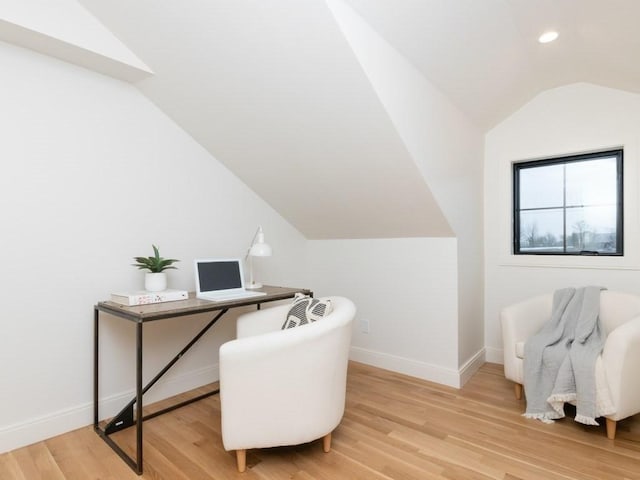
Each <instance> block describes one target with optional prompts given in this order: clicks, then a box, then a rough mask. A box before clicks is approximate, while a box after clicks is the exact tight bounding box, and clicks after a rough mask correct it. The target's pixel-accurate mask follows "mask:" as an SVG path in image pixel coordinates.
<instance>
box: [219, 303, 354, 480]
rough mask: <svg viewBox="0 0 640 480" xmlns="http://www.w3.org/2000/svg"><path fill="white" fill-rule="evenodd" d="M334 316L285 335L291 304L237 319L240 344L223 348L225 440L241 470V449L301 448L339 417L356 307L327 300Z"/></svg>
mask: <svg viewBox="0 0 640 480" xmlns="http://www.w3.org/2000/svg"><path fill="white" fill-rule="evenodd" d="M326 299H329V300H331V302H332V306H333V310H332V312H331V313H329V314H328V315H326V316H325V317H324V318H321V319H320V320H318V321H316V322H314V323H310V324H307V325H302V326H298V327H295V328H289V329H286V330H282V329H281V327H282V324H283V323H284V322H285V318H286V315H287V312H288V310H289V308H290V307H291V305H280V306H277V307H272V308H267V309H263V310H257V311H255V312H251V313H247V314H245V315H242V316H240V317H239V318H238V323H237V337H238V338H237V339H236V340H232V341H230V342H227V343H225V344H224V345H222V346H221V347H220V403H221V411H222V441H223V444H224V448H225V449H226V450H235V451H236V457H237V463H238V470H239V471H240V472H242V471H244V470H245V468H246V450H247V449H251V448H267V447H276V446H285V445H298V444H301V443H307V442H310V441H312V440H315V439H318V438H321V437H322V438H323V439H324V441H323V448H324V451H325V452H328V451H329V450H330V448H331V432H332V431H333V430H334V429H335V428H336V427H337V426H338V424H339V423H340V421H341V419H342V416H343V414H344V406H345V394H346V381H347V363H348V359H349V347H350V344H351V329H352V327H351V326H352V322H353V318H354V316H355V312H356V308H355V306H354V304H353V303H352V302H351V301H350V300H348V299H346V298H343V297H326V298H323V299H321V300H326Z"/></svg>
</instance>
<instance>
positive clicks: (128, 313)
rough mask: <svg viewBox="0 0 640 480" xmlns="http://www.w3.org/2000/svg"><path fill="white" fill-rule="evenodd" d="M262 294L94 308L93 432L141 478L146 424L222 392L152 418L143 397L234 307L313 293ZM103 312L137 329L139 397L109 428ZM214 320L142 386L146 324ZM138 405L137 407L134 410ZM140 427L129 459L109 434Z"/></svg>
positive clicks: (272, 291) (281, 291)
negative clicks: (103, 396) (103, 404)
mask: <svg viewBox="0 0 640 480" xmlns="http://www.w3.org/2000/svg"><path fill="white" fill-rule="evenodd" d="M260 291H263V292H265V293H266V295H262V296H258V297H250V298H244V299H240V300H231V301H226V302H208V301H204V300H198V299H196V298H195V296H194V294H193V293H191V294H189V299H188V300H180V301H176V302H166V303H156V304H151V305H139V306H135V307H125V306H122V305H119V304H117V303H114V302H110V301H107V302H99V303H98V304H97V305H95V307H94V309H93V330H94V339H93V429H94V431H95V432H96V433H97V434H98V435H99V436H100V437H101V438H102V439H103V440H104V441H105V442H106V443H107V445H109V446H110V447H111V449H112V450H113V451H115V452H116V453H117V454H118V455H119V456H120V458H122V460H124V461H125V462H126V463H127V465H129V467H131V469H132V470H133V471H135V472H136V473H137V474H138V475H142V462H143V457H142V452H143V441H142V440H143V422H144V421H145V420H149V419H151V418H154V417H157V416H158V415H162V414H163V413H167V412H170V411H172V410H175V409H176V408H180V407H183V406H185V405H188V404H190V403H193V402H197V401H198V400H202V399H203V398H206V397H210V396H211V395H215V394H217V393H219V390H218V389H216V390H213V391H211V392H207V393H204V394H202V395H199V396H197V397H194V398H191V399H189V400H185V401H183V402H180V403H177V404H175V405H171V406H169V407H166V408H163V409H162V410H159V411H156V412H153V413H151V414H148V415H144V414H143V406H144V404H143V396H144V394H145V393H146V392H147V391H148V390H149V389H150V388H151V387H153V386H154V385H155V384H156V383H157V382H158V380H160V378H162V376H163V375H164V374H165V373H167V371H168V370H169V369H170V368H171V367H172V366H173V365H175V364H176V362H177V361H178V360H180V358H182V356H183V355H184V354H185V353H187V352H188V351H189V349H191V347H193V345H195V344H196V343H197V342H198V340H200V338H202V336H203V335H204V334H205V333H207V332H208V331H209V329H210V328H211V327H212V326H213V325H214V324H215V323H216V322H217V321H218V320H220V318H221V317H222V316H223V315H224V314H225V313H227V312H228V311H229V309H230V308H237V307H245V306H252V305H256V306H257V308H258V309H260V306H261V304H263V303H267V302H275V301H277V300H285V299H287V298H292V297H294V296H295V294H296V293H303V294H305V295H313V294H312V292H311V291H310V290H307V289H301V288H285V287H271V286H264V287H263V288H262V289H260ZM100 312H103V313H107V314H110V315H113V316H115V317H117V318H122V319H125V320H129V321H131V322H134V323H135V328H136V394H135V397H134V398H133V399H132V400H131V401H130V402H129V403H127V404H126V405H125V406H124V407H123V408H122V410H120V412H118V413H117V414H116V415H115V416H114V417H113V418H112V419H111V420H110V421H109V422H108V423H107V424H106V425H105V426H104V428H103V427H101V426H100V423H99V421H100V414H99V387H100V385H99V378H98V370H99V364H98V362H99V358H98V356H99V355H98V352H99V347H100V329H99V323H100ZM213 312H215V315H214V317H213V318H212V319H211V320H210V321H209V323H207V324H206V325H205V326H204V328H202V329H201V330H200V331H199V332H198V333H197V334H196V335H195V336H194V337H193V338H192V339H191V340H190V341H189V343H187V344H186V345H185V346H184V348H182V350H180V352H178V353H177V354H176V355H175V357H173V358H172V359H171V361H169V363H167V365H165V366H164V367H163V368H162V369H161V370H160V371H159V372H158V373H157V374H156V375H155V376H154V377H153V378H152V379H151V380H150V381H149V382H148V383H147V384H146V385H144V386H143V385H142V361H143V351H142V345H143V344H142V331H143V325H144V324H145V323H146V322H150V321H155V320H163V319H167V318H178V317H183V316H186V315H196V314H201V313H213ZM134 406H135V407H136V408H135V409H134ZM134 425H135V427H136V458H135V459H133V458H132V457H131V456H129V455H128V454H127V453H126V452H125V451H124V450H123V449H122V448H121V447H120V446H119V445H118V444H117V443H116V442H115V441H114V440H112V439H111V438H110V437H109V435H111V434H112V433H115V432H118V431H120V430H123V429H125V428H129V427H132V426H134Z"/></svg>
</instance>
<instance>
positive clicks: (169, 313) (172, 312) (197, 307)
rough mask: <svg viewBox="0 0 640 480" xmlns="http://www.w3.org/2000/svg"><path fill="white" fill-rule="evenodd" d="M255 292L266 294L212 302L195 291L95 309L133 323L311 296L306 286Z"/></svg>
mask: <svg viewBox="0 0 640 480" xmlns="http://www.w3.org/2000/svg"><path fill="white" fill-rule="evenodd" d="M256 291H257V292H265V293H266V295H260V296H257V297H248V298H241V299H237V300H227V301H224V302H211V301H208V300H200V299H198V298H196V294H195V292H189V298H188V299H187V300H177V301H175V302H162V303H152V304H148V305H135V306H132V307H127V306H125V305H120V304H119V303H115V302H112V301H110V300H109V301H105V302H99V303H98V304H97V305H96V306H95V309H96V311H101V312H105V313H110V314H112V315H115V316H117V317H122V318H125V319H127V320H131V321H134V322H149V321H152V320H161V319H163V318H171V317H181V316H184V315H195V314H197V313H205V312H213V311H216V310H225V309H228V308H235V307H244V306H247V305H258V304H262V303H267V302H275V301H277V300H285V299H287V298H293V297H294V296H295V294H296V293H303V294H305V295H312V294H313V293H312V292H311V290H308V289H306V288H290V287H273V286H270V285H265V286H264V287H262V288H259V289H256Z"/></svg>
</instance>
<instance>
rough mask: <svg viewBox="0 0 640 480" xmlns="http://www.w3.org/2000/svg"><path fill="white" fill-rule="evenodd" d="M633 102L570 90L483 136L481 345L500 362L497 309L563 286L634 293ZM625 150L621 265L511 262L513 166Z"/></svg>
mask: <svg viewBox="0 0 640 480" xmlns="http://www.w3.org/2000/svg"><path fill="white" fill-rule="evenodd" d="M639 141H640V95H637V94H631V93H626V92H622V91H618V90H613V89H609V88H604V87H599V86H595V85H590V84H584V83H580V84H573V85H568V86H565V87H560V88H556V89H553V90H549V91H547V92H544V93H542V94H540V95H538V96H537V97H536V98H534V99H533V100H532V101H531V102H529V103H528V104H526V105H525V106H524V107H522V108H521V109H520V110H519V111H518V112H516V113H515V114H513V115H512V116H511V117H509V118H508V119H506V120H505V121H503V122H502V123H501V124H500V125H498V126H496V127H495V128H494V129H493V130H491V131H490V132H489V133H488V134H487V136H486V149H485V178H484V188H485V232H486V235H485V338H486V345H487V358H488V360H490V361H495V362H502V340H501V330H500V324H499V319H498V316H499V312H500V309H501V308H502V307H504V306H506V305H509V304H511V303H513V302H516V301H519V300H522V299H524V298H527V297H530V296H533V295H535V294H539V293H543V292H551V291H553V290H555V289H557V288H562V287H567V286H584V285H602V286H604V287H607V288H608V289H610V290H620V291H625V292H632V293H640V276H639V273H638V270H640V241H639V240H640V232H639V225H638V223H639V214H640V211H639V210H638V192H639V188H638V186H639V183H638V182H639V180H640V179H639V177H638V175H639V169H638V162H639V160H640V157H639V156H640V151H639ZM619 146H622V147H624V257H621V258H620V257H577V258H576V257H570V258H569V257H562V258H556V257H547V256H517V257H516V256H514V255H511V206H512V193H511V192H512V190H511V183H512V181H511V164H512V162H514V161H520V160H529V159H538V158H545V157H552V156H558V155H568V154H573V153H582V152H589V151H594V150H602V149H608V148H612V147H619Z"/></svg>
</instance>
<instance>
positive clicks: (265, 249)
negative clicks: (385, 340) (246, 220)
mask: <svg viewBox="0 0 640 480" xmlns="http://www.w3.org/2000/svg"><path fill="white" fill-rule="evenodd" d="M270 256H271V246H270V245H269V244H268V243H264V232H263V231H262V227H258V230H256V234H255V235H254V236H253V240H251V245H249V249H248V250H247V255H246V257H245V259H248V261H249V284H248V285H247V286H246V288H250V289H254V288H261V287H262V284H261V283H258V282H256V281H254V279H253V260H252V258H253V257H270Z"/></svg>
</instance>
